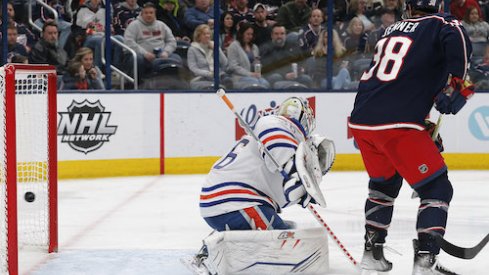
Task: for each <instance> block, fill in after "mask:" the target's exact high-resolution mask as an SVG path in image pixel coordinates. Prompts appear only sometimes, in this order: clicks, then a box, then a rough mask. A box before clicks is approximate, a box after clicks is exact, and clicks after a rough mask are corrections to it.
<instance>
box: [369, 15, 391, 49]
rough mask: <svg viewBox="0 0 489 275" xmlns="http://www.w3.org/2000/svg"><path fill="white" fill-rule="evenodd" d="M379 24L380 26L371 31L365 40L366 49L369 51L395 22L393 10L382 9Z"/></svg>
mask: <svg viewBox="0 0 489 275" xmlns="http://www.w3.org/2000/svg"><path fill="white" fill-rule="evenodd" d="M380 22H381V25H380V26H379V27H378V28H377V29H375V30H374V31H372V32H371V33H370V34H369V35H368V38H367V42H368V48H369V50H371V51H372V50H373V49H374V48H375V44H377V41H379V39H380V38H381V37H382V35H383V34H384V32H385V29H386V28H387V27H389V26H390V25H392V24H394V22H396V14H395V12H394V10H391V9H383V10H382V14H381V16H380Z"/></svg>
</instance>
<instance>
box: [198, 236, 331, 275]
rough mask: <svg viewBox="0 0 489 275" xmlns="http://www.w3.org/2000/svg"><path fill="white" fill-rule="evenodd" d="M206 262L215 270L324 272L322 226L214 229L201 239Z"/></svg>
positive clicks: (276, 273)
mask: <svg viewBox="0 0 489 275" xmlns="http://www.w3.org/2000/svg"><path fill="white" fill-rule="evenodd" d="M204 244H205V245H206V246H207V249H208V252H209V257H208V258H207V259H208V261H207V263H206V264H207V265H209V266H210V267H211V269H214V270H216V271H217V274H235V275H241V274H274V275H280V274H292V273H294V274H327V271H328V269H329V249H328V237H327V234H325V232H324V229H323V228H311V229H302V230H286V231H283V230H269V231H225V232H214V233H213V234H212V235H210V236H209V237H207V238H206V239H204Z"/></svg>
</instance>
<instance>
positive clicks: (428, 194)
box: [349, 0, 474, 275]
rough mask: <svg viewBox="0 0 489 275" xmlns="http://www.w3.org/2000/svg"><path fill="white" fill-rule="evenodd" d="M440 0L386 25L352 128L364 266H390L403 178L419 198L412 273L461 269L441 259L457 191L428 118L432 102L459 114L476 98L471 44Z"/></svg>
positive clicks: (415, 3)
mask: <svg viewBox="0 0 489 275" xmlns="http://www.w3.org/2000/svg"><path fill="white" fill-rule="evenodd" d="M441 2H442V1H441V0H406V1H405V17H404V18H405V19H404V20H401V21H399V22H396V23H395V24H393V25H391V26H389V27H388V28H387V29H386V31H385V33H384V35H383V36H382V37H381V38H380V39H379V41H378V42H377V44H376V47H375V54H374V57H373V60H372V63H371V66H370V69H369V70H368V71H366V72H365V73H364V74H363V75H362V77H361V81H360V84H359V88H358V94H357V96H356V98H355V104H354V108H353V111H352V113H351V118H350V122H349V127H350V128H351V130H352V134H353V136H354V138H355V141H356V142H357V144H358V146H359V148H360V152H361V154H362V158H363V162H364V164H365V167H366V170H367V172H368V174H369V177H370V181H369V195H368V198H367V201H366V204H365V217H366V225H365V228H366V233H365V250H364V255H363V258H362V263H361V265H362V268H364V269H369V270H377V271H388V270H391V269H392V263H390V262H389V261H387V260H386V259H385V257H384V255H383V245H384V243H385V238H386V236H387V230H388V228H389V225H390V223H391V219H392V212H393V206H394V201H395V199H396V197H397V196H398V194H399V189H400V187H401V184H402V179H403V178H404V179H405V180H406V181H407V182H408V183H409V185H410V186H411V187H412V188H413V189H414V190H415V191H416V192H417V194H419V197H420V206H419V210H418V215H417V223H416V229H417V232H418V239H417V240H414V241H413V243H414V250H415V257H414V267H413V274H415V275H418V274H423V275H424V274H455V273H453V272H450V271H448V270H447V269H446V268H444V267H443V266H441V265H440V264H439V263H438V261H437V255H438V253H439V250H440V247H439V246H438V245H437V244H436V242H435V240H434V237H433V236H432V234H441V235H443V234H444V233H445V226H446V224H447V214H448V207H449V204H450V201H451V199H452V195H453V189H452V185H451V183H450V181H449V179H448V176H447V167H446V165H445V162H444V160H443V158H442V156H441V154H440V152H439V151H438V148H437V146H436V145H435V143H434V142H433V141H432V138H431V136H430V134H429V133H428V132H427V131H424V130H425V127H424V120H425V118H426V117H427V116H428V114H429V112H430V110H431V108H432V107H433V105H435V108H436V109H437V110H438V111H439V112H440V113H442V114H456V113H457V112H459V111H460V110H461V109H462V107H463V106H464V105H465V103H466V101H467V99H469V98H470V96H472V95H473V93H474V91H473V90H474V88H473V85H471V84H470V83H469V82H468V81H466V80H465V77H466V73H467V68H468V64H469V58H470V55H471V52H472V47H471V44H470V40H469V37H468V36H467V34H466V32H465V30H464V28H463V27H462V26H461V24H460V22H459V21H457V20H456V19H455V18H454V17H453V16H450V15H446V14H440V13H438V12H439V11H440V6H441ZM448 79H450V81H449V84H448V85H447V80H448Z"/></svg>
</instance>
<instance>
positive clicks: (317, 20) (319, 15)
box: [299, 9, 324, 53]
mask: <svg viewBox="0 0 489 275" xmlns="http://www.w3.org/2000/svg"><path fill="white" fill-rule="evenodd" d="M323 21H324V14H323V11H321V10H320V9H313V10H312V12H311V17H310V18H309V24H307V26H304V28H303V29H302V33H301V34H300V36H299V46H300V47H301V48H302V50H303V51H306V52H307V53H310V52H311V51H312V49H314V47H315V46H316V43H317V42H318V38H319V33H320V32H321V31H322V30H323V29H324V27H323V25H322V24H323Z"/></svg>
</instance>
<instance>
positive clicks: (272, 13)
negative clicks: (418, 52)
mask: <svg viewBox="0 0 489 275" xmlns="http://www.w3.org/2000/svg"><path fill="white" fill-rule="evenodd" d="M44 1H45V3H46V4H48V5H49V6H51V7H52V8H53V9H54V10H55V11H56V13H57V16H58V17H57V18H58V19H57V20H56V21H54V20H53V19H54V15H53V13H52V12H51V11H50V10H48V9H46V8H44V7H42V6H41V5H39V4H33V6H32V9H33V17H34V18H33V20H32V21H33V22H34V24H35V25H36V26H37V27H33V26H30V25H29V24H28V18H27V14H28V12H27V5H28V4H27V3H28V1H22V0H12V1H11V2H9V3H8V8H7V13H8V27H7V30H8V31H7V36H8V55H7V62H16V63H35V64H43V63H48V64H51V65H55V66H56V69H57V72H58V75H59V76H60V77H59V79H60V83H59V86H60V88H61V89H77V90H84V89H87V90H91V89H105V85H104V79H106V78H107V77H111V78H112V80H115V79H117V77H118V75H117V74H114V73H113V74H112V75H110V76H107V75H106V73H105V66H104V59H103V56H104V52H105V51H104V49H105V48H104V42H105V41H104V40H105V39H104V34H105V23H106V20H105V14H106V9H109V8H110V10H111V14H112V19H111V22H112V23H111V31H112V35H111V36H112V38H114V39H116V40H117V41H119V42H120V43H112V47H111V51H110V52H111V60H112V62H111V64H112V65H113V66H115V67H116V68H118V69H120V70H121V71H122V72H124V73H125V74H127V75H129V76H133V75H135V74H136V77H137V78H138V81H139V83H141V87H140V88H147V89H153V88H154V89H196V90H204V89H214V88H215V87H214V83H215V74H214V68H219V74H218V75H219V83H220V85H221V86H223V87H226V88H228V89H239V90H242V89H264V88H274V89H282V88H328V87H331V88H333V89H335V90H343V89H345V90H352V89H355V87H356V85H357V84H358V80H359V78H360V76H361V74H362V73H363V71H364V70H365V69H366V68H368V66H369V64H370V60H371V57H372V55H373V50H374V47H375V44H376V42H377V40H378V39H379V38H380V37H381V36H382V34H383V33H384V30H385V29H386V28H387V27H388V26H389V25H391V24H393V23H394V22H396V21H397V20H400V19H401V15H402V2H401V1H402V0H335V1H334V10H333V20H332V21H333V28H332V31H331V32H330V34H331V37H328V29H327V26H326V22H327V18H326V14H327V11H326V9H327V7H326V3H327V1H320V0H290V1H287V0H261V1H259V2H258V1H257V0H221V1H220V3H219V8H220V16H219V18H216V17H215V16H214V6H213V3H212V2H211V0H146V1H143V0H124V1H121V0H112V1H111V6H110V7H107V6H106V4H105V1H104V0H85V1H82V0H80V1H70V0H44ZM449 7H450V12H451V13H452V14H453V15H454V16H456V17H457V18H458V19H459V20H460V21H461V22H462V24H463V26H464V27H465V28H466V30H467V32H468V34H469V36H470V40H471V42H472V44H473V48H474V53H473V57H472V65H471V68H470V76H471V78H472V80H473V81H474V82H475V83H476V85H477V87H478V88H479V89H489V50H488V47H487V45H488V38H489V24H488V22H487V21H486V20H489V3H488V2H487V1H486V0H480V1H477V0H452V1H451V3H450V5H449ZM214 20H219V25H220V29H219V30H217V32H218V36H219V41H218V44H219V49H218V51H217V52H218V53H219V54H218V56H219V57H218V58H217V56H215V51H214V45H215V43H214V41H213V37H214V32H215V30H214V26H215V24H214ZM38 29H40V30H38ZM329 38H331V40H332V41H331V42H330V43H331V45H332V47H333V49H332V50H330V51H328V41H329ZM125 47H128V48H130V49H132V50H133V51H134V52H135V53H136V58H134V57H133V55H132V54H131V52H130V51H128V50H127V49H126V48H125ZM330 53H332V56H331V57H328V54H330ZM328 59H332V61H333V63H332V64H333V66H332V72H330V74H329V75H331V76H332V77H331V78H328V77H327V76H328V71H327V70H328V68H329V67H328V65H327V64H328ZM217 60H218V61H219V64H218V66H215V64H214V63H215V62H217ZM133 67H136V68H137V73H136V72H135V71H134V69H133ZM328 79H330V80H331V83H328ZM113 83H114V84H115V85H117V83H118V82H117V81H113ZM125 86H126V88H130V87H131V83H127V85H125Z"/></svg>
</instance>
